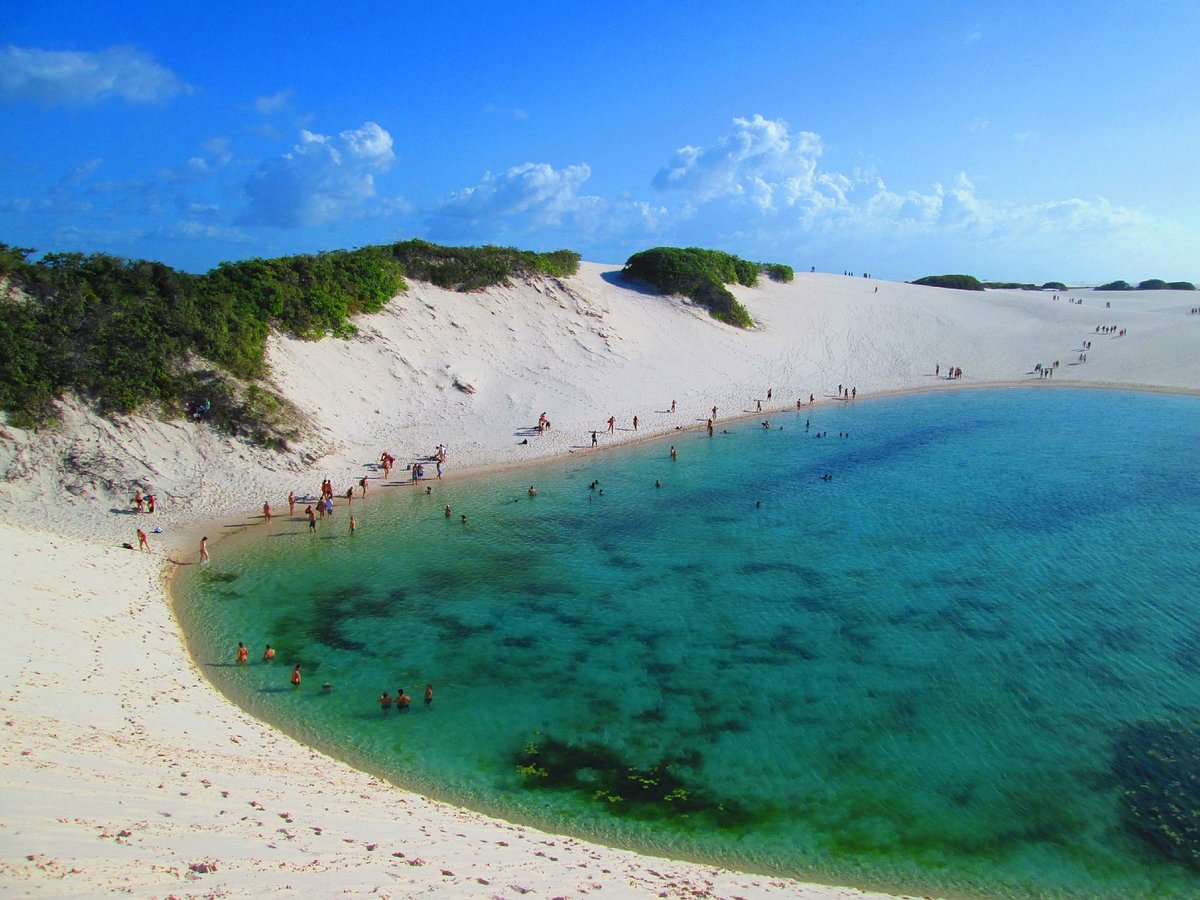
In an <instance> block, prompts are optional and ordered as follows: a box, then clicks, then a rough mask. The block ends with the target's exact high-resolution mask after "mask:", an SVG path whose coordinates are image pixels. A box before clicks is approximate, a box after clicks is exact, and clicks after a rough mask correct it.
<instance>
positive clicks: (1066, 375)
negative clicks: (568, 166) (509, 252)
mask: <svg viewBox="0 0 1200 900" xmlns="http://www.w3.org/2000/svg"><path fill="white" fill-rule="evenodd" d="M618 271H619V269H618V267H615V266H601V265H596V264H584V266H583V267H582V269H581V271H580V274H579V275H578V276H575V277H572V278H568V279H539V280H534V281H529V282H521V283H518V284H515V285H514V286H512V287H509V288H500V289H493V290H490V291H487V292H485V293H481V294H469V295H464V294H456V293H452V292H447V291H442V290H439V289H437V288H434V287H431V286H429V285H422V284H414V285H412V286H411V289H410V290H409V291H408V292H407V293H406V294H404V295H402V296H400V297H398V298H396V299H395V300H393V301H392V302H391V303H390V304H389V305H388V307H387V308H386V309H385V310H384V311H382V312H380V313H378V314H375V315H372V316H367V317H363V318H362V319H360V320H358V322H357V324H358V327H359V334H358V335H357V336H356V337H355V338H353V339H351V340H348V341H342V340H335V339H327V340H324V341H321V342H317V343H305V342H299V341H294V340H289V339H286V338H283V337H278V336H277V337H274V338H272V340H271V343H270V347H269V358H270V361H271V368H272V373H273V380H274V382H275V384H276V386H277V387H278V389H279V390H280V391H281V392H283V393H284V394H286V395H287V396H288V397H289V398H291V399H292V400H293V401H294V402H296V403H297V404H298V405H299V406H300V407H301V408H302V409H304V410H305V412H306V414H307V415H308V417H309V422H308V424H307V426H306V429H305V434H304V437H303V439H302V440H301V441H300V442H298V443H297V446H296V447H295V448H293V450H292V451H291V452H289V453H286V454H275V453H270V452H267V451H263V450H260V449H257V448H253V447H250V446H248V445H245V444H243V443H241V442H238V441H234V440H230V439H227V438H222V437H220V436H218V435H215V434H213V433H212V432H210V431H209V430H207V429H205V428H204V427H202V426H200V425H197V424H195V423H191V422H166V423H163V422H158V421H155V420H153V419H150V418H146V417H142V416H132V417H126V418H123V419H120V420H118V421H117V422H107V421H104V420H101V419H98V418H97V417H96V416H95V415H94V414H92V413H91V412H90V411H88V410H87V409H86V408H84V407H83V406H82V405H80V404H78V403H68V404H65V405H64V406H63V409H62V411H61V413H62V414H61V423H60V425H59V426H57V427H55V428H52V429H44V430H42V431H41V432H40V433H37V434H34V433H31V432H24V431H20V430H17V429H14V428H11V427H5V428H3V429H0V466H3V467H4V471H5V479H4V482H3V483H2V484H0V506H2V508H3V511H4V520H5V524H3V525H0V554H2V558H3V559H4V561H5V563H6V582H7V583H6V586H5V590H4V596H5V600H6V602H5V604H4V610H5V613H6V617H7V625H8V627H11V628H13V629H14V630H13V632H12V633H11V636H10V639H9V641H8V649H7V650H6V652H5V654H4V655H3V657H2V660H3V661H2V662H0V673H2V675H3V677H4V684H5V685H6V687H5V690H4V691H3V701H2V704H0V705H2V706H3V716H2V719H3V725H2V726H0V727H2V728H3V732H2V734H3V737H4V739H3V740H2V741H0V761H2V763H3V765H2V767H0V798H2V800H0V879H2V880H0V885H2V886H3V890H4V892H5V893H31V894H38V895H43V896H95V895H96V894H99V893H104V892H109V891H120V892H128V893H133V894H134V895H137V896H165V895H168V894H174V895H176V896H251V895H254V896H258V895H263V894H269V893H297V894H305V895H311V896H326V895H332V894H340V893H343V892H350V893H353V894H359V893H368V892H377V893H379V894H380V895H382V896H412V895H415V894H418V893H420V894H424V895H433V896H447V897H460V896H479V897H495V896H505V897H512V896H517V895H521V894H524V893H527V892H528V893H534V892H536V894H537V895H538V896H564V895H567V894H576V893H590V892H593V891H596V890H601V889H603V893H604V895H605V896H614V895H615V896H675V897H683V896H722V897H734V896H746V897H749V896H788V897H806V896H812V897H847V896H861V895H860V894H859V892H857V891H853V890H851V889H840V888H828V887H820V886H811V885H803V884H800V883H797V882H793V881H786V880H777V879H769V878H765V877H760V876H754V875H745V874H738V873H732V872H727V871H724V870H719V869H715V868H713V867H711V866H701V865H695V864H687V863H678V862H671V861H667V860H661V859H653V858H649V857H641V856H637V855H634V854H630V853H626V852H622V851H616V850H611V849H606V848H602V847H598V846H595V845H592V844H589V843H587V842H584V841H579V840H574V839H570V838H563V837H559V836H553V835H549V834H545V833H542V832H539V831H536V830H535V829H531V828H524V827H520V826H516V825H512V824H509V823H505V822H501V821H497V820H494V819H490V818H488V817H485V816H482V815H478V814H476V813H471V812H466V811H463V810H458V809H454V808H452V807H449V806H446V805H444V804H440V803H436V802H433V801H429V800H426V799H423V798H421V797H418V796H415V795H413V794H411V793H407V792H405V791H402V790H400V789H397V788H395V787H393V786H391V785H388V784H386V783H381V782H379V781H378V780H376V779H374V778H372V777H370V776H368V775H365V774H363V773H360V772H357V771H355V770H353V769H351V768H349V767H347V766H345V765H343V764H341V763H339V762H336V761H334V760H331V759H329V758H328V757H325V756H323V755H322V754H319V753H316V752H314V751H312V750H310V749H308V748H306V747H304V746H302V745H300V744H297V743H296V742H294V741H293V740H291V739H290V738H287V737H285V736H283V735H280V734H278V733H276V732H273V731H272V730H271V729H270V728H268V727H266V726H265V725H263V724H262V723H260V722H258V721H256V720H254V719H252V718H250V717H248V716H246V715H245V714H244V713H242V712H241V711H240V710H238V709H237V708H235V707H233V706H232V705H230V704H229V703H227V702H226V701H225V700H224V699H223V698H222V697H221V696H220V695H218V694H216V692H215V691H214V690H213V689H212V688H211V687H210V686H209V685H208V684H207V682H206V681H204V679H203V677H202V675H201V673H200V671H199V669H198V668H197V667H196V665H195V664H194V663H193V662H192V661H191V660H190V659H189V657H188V656H187V653H186V650H185V647H184V644H183V642H182V640H181V636H180V634H179V631H178V627H177V625H176V623H175V621H174V619H173V617H172V615H171V612H170V607H169V604H168V602H167V600H166V597H165V591H164V579H165V578H166V577H167V576H168V575H169V571H170V569H171V563H170V560H171V559H176V560H183V559H188V560H191V559H194V558H195V549H196V541H197V539H198V536H199V535H200V533H202V532H204V533H210V534H211V535H212V536H213V537H214V540H213V541H212V542H210V548H211V550H212V552H213V553H214V554H217V553H219V552H220V543H219V541H217V540H216V535H217V534H219V533H222V532H226V533H228V532H230V531H233V530H238V529H237V528H231V527H229V526H239V525H240V524H241V523H246V527H248V528H253V527H255V524H256V523H257V522H258V521H259V519H258V518H257V516H256V511H257V510H258V509H259V508H260V507H261V505H262V502H263V500H264V499H269V500H270V501H271V502H272V505H273V506H275V507H276V508H277V509H278V508H280V507H282V506H284V498H285V496H286V494H287V492H288V491H289V490H295V491H296V492H297V493H298V494H306V493H311V492H313V491H315V489H316V487H317V485H318V484H319V483H320V481H321V480H322V479H323V478H326V477H328V478H331V479H332V480H333V482H334V485H335V488H339V486H340V488H339V489H344V488H345V487H347V486H349V485H350V484H353V483H357V481H358V479H359V478H360V477H362V474H363V473H364V472H369V471H370V470H368V469H366V468H364V467H365V466H366V465H367V464H369V463H371V462H373V461H374V460H376V459H378V457H379V454H380V452H381V451H383V450H385V449H386V450H390V451H391V452H392V453H394V454H395V455H396V457H397V458H398V459H399V461H400V463H401V465H403V464H404V463H405V462H408V461H410V460H412V459H416V458H418V457H421V456H425V455H428V453H429V452H430V451H431V450H432V449H433V448H434V447H435V446H436V445H437V444H439V443H445V444H446V445H447V446H448V448H449V463H448V466H447V477H449V478H453V477H455V476H456V475H457V474H459V473H462V472H465V471H478V470H481V469H485V468H488V467H502V466H513V465H519V464H521V463H525V462H528V461H531V460H535V459H545V458H549V457H554V456H562V455H566V454H571V453H591V452H604V451H606V450H608V449H610V448H612V447H614V446H617V445H619V444H621V443H624V442H628V441H630V440H634V439H644V438H647V437H652V436H656V435H663V434H668V433H672V432H674V431H675V430H676V429H679V428H695V427H702V425H703V421H704V419H705V418H706V417H707V415H708V414H709V410H710V409H711V407H713V406H717V407H718V415H719V417H720V418H722V419H724V418H726V417H729V416H733V415H742V414H755V412H756V402H757V401H758V400H762V401H764V410H765V411H766V412H768V413H772V412H775V414H777V415H778V414H779V413H778V412H777V411H781V410H789V411H794V410H795V404H796V401H797V399H798V398H799V399H803V401H804V402H805V404H806V408H807V400H808V396H809V395H810V394H812V395H814V396H815V398H816V399H817V401H818V403H821V402H828V403H833V402H839V401H836V400H834V399H833V394H834V392H835V389H836V387H837V386H838V385H839V384H841V385H844V386H845V387H854V388H856V390H857V397H858V400H857V401H856V402H869V401H870V400H871V399H872V398H876V397H879V396H881V395H884V394H886V393H889V392H896V391H907V390H919V389H931V390H955V389H959V388H962V387H974V386H978V385H981V384H992V383H994V384H1006V385H1007V384H1030V385H1037V386H1039V387H1046V388H1048V389H1049V388H1051V387H1053V386H1061V385H1064V384H1074V385H1093V386H1099V385H1121V386H1128V387H1146V388H1154V389H1166V390H1186V391H1197V390H1200V355H1197V354H1196V352H1195V348H1196V335H1197V333H1198V332H1200V316H1194V315H1190V314H1189V310H1190V309H1191V308H1192V306H1194V305H1195V304H1196V299H1195V298H1196V295H1195V294H1194V293H1190V292H1188V293H1184V292H1138V293H1118V294H1111V295H1104V294H1098V293H1095V292H1075V293H1073V294H1070V293H1069V294H1066V295H1064V297H1065V296H1072V297H1079V298H1082V299H1083V303H1082V305H1077V304H1074V303H1068V302H1067V301H1066V300H1065V299H1064V300H1059V301H1057V302H1056V301H1053V300H1052V299H1051V295H1050V294H1041V293H1025V292H1019V291H989V292H987V293H984V294H980V293H971V292H959V291H948V290H940V289H936V288H923V287H916V286H912V285H906V284H896V283H891V282H876V281H874V280H867V279H862V278H850V277H840V276H829V275H815V274H801V275H798V276H797V278H796V280H795V282H794V283H792V284H788V285H778V284H774V283H770V282H765V283H764V284H763V285H762V286H760V287H758V288H738V289H736V291H735V292H736V293H737V295H738V297H739V299H740V300H742V301H743V303H745V305H746V306H747V307H748V309H749V310H750V312H751V314H752V315H753V316H754V318H755V320H756V322H757V323H758V327H757V328H755V329H753V330H751V331H745V332H743V331H738V330H736V329H732V328H729V327H727V326H724V325H721V324H720V323H717V322H715V321H714V320H712V319H711V318H709V317H708V315H707V314H706V313H704V312H703V311H702V310H698V309H695V308H693V307H691V306H690V305H688V304H687V303H685V302H684V301H682V300H680V299H679V298H662V297H656V296H652V295H650V294H647V293H644V292H641V291H639V290H637V289H635V288H633V287H631V286H628V285H624V284H622V283H621V281H620V279H619V276H618V274H617V273H618ZM876 288H878V290H876ZM1106 303H1111V308H1105V304H1106ZM1110 324H1111V325H1116V326H1117V327H1118V328H1124V329H1127V334H1126V335H1125V336H1123V337H1111V336H1108V335H1100V334H1096V333H1095V332H1094V329H1095V328H1096V326H1097V325H1110ZM1089 340H1090V341H1092V348H1091V349H1090V350H1088V351H1086V352H1087V361H1086V362H1081V361H1080V360H1079V354H1080V353H1081V352H1084V350H1083V344H1082V342H1083V341H1089ZM1055 360H1058V361H1059V363H1060V365H1059V367H1058V369H1057V370H1056V371H1055V374H1054V378H1053V379H1051V380H1047V379H1040V378H1038V377H1037V376H1036V375H1035V374H1034V373H1033V368H1034V365H1035V363H1043V364H1050V363H1053V362H1054V361H1055ZM935 366H938V367H939V371H940V372H941V373H944V372H945V371H946V369H947V368H948V367H950V366H959V367H961V368H962V369H963V373H964V377H963V379H962V380H960V381H954V382H950V381H948V380H946V379H945V378H941V377H935V375H934V372H935ZM768 388H770V389H771V390H772V399H771V401H770V402H767V401H766V392H767V389H768ZM672 400H674V401H675V403H676V409H677V412H675V413H674V414H672V413H671V412H669V409H670V405H671V401H672ZM543 411H544V412H545V413H546V414H547V416H548V417H549V419H550V421H551V423H552V424H551V428H550V429H549V431H547V432H545V433H541V434H539V433H538V432H537V431H536V429H535V428H534V426H535V425H536V422H537V418H538V415H539V413H541V412H543ZM635 415H636V416H637V417H638V429H637V431H636V432H635V431H633V426H632V420H633V417H634V416H635ZM609 416H613V417H615V419H616V428H615V429H614V433H613V434H611V435H610V434H608V432H607V425H606V422H607V419H608V418H609ZM593 430H596V431H598V432H599V434H598V444H599V449H598V451H593V450H592V449H591V432H592V431H593ZM139 485H140V486H142V487H143V488H144V489H145V488H149V489H151V490H153V491H154V493H156V495H157V496H158V497H159V498H160V501H161V506H160V509H159V511H158V512H156V513H155V514H154V516H153V517H151V516H142V517H140V518H139V517H136V516H134V515H133V514H132V513H131V512H130V511H129V509H128V498H129V497H130V496H131V495H132V493H133V491H134V489H135V488H136V487H137V486H139ZM394 489H401V488H394ZM368 502H370V498H369V497H368ZM138 525H141V526H142V527H143V528H147V527H148V526H150V525H156V526H159V527H161V528H162V529H163V531H162V533H161V534H154V533H152V534H151V535H150V541H151V546H152V549H153V551H154V552H153V553H150V554H145V553H137V552H130V551H128V550H124V549H122V548H121V546H120V545H121V543H122V542H127V541H128V542H133V543H136V540H135V538H134V537H133V535H134V529H135V528H136V527H137V526H138Z"/></svg>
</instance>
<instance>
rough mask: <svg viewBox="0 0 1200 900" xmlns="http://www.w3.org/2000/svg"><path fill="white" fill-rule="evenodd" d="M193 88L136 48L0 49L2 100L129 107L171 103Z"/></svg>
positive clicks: (10, 46)
mask: <svg viewBox="0 0 1200 900" xmlns="http://www.w3.org/2000/svg"><path fill="white" fill-rule="evenodd" d="M191 90H192V89H191V87H190V86H189V85H188V84H187V83H186V82H184V81H183V80H181V79H180V78H179V77H178V76H177V75H175V74H174V73H173V72H171V71H170V70H169V69H166V68H163V67H162V66H160V65H159V64H158V63H157V62H155V61H154V59H153V57H151V56H150V55H149V54H147V53H145V52H143V51H141V50H138V49H137V48H136V47H128V46H120V47H109V48H108V49H106V50H98V51H95V52H82V51H75V50H40V49H37V48H33V47H15V46H13V45H11V44H10V45H8V46H7V47H5V48H4V49H3V50H0V100H5V101H9V102H14V101H32V102H34V103H40V104H42V105H44V106H54V105H57V104H66V105H83V104H88V103H99V102H101V101H103V100H107V99H109V98H111V97H119V98H121V99H123V100H126V101H128V102H130V103H154V102H158V101H163V100H170V99H171V98H172V97H175V96H177V95H178V94H181V93H190V92H191Z"/></svg>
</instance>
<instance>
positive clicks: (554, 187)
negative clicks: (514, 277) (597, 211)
mask: <svg viewBox="0 0 1200 900" xmlns="http://www.w3.org/2000/svg"><path fill="white" fill-rule="evenodd" d="M591 174H592V170H591V169H590V168H589V167H588V165H587V164H586V163H581V164H580V165H574V166H567V167H566V168H563V169H555V168H554V167H553V166H551V165H548V164H546V163H532V162H527V163H524V164H523V165H519V166H513V167H512V168H511V169H509V170H508V171H507V172H504V173H502V174H500V175H493V174H492V173H491V172H487V173H485V174H484V176H483V178H482V179H481V180H480V182H479V183H478V184H476V185H473V186H472V187H466V188H463V189H462V190H460V191H456V192H455V193H453V194H451V195H450V196H449V197H447V198H446V199H445V200H444V201H443V202H442V203H441V205H440V206H439V207H438V209H437V213H438V215H440V216H442V217H445V218H449V219H458V220H460V221H463V222H467V223H471V224H480V223H482V222H493V221H496V220H505V219H507V220H513V219H517V218H521V219H523V220H524V221H525V223H526V224H527V225H530V226H533V227H538V226H543V225H559V224H561V223H562V219H563V216H564V215H565V214H567V213H570V212H573V211H577V210H578V209H579V208H580V207H581V205H582V204H585V203H586V202H588V201H585V200H582V199H581V198H580V197H579V194H578V190H579V187H580V186H581V185H582V184H583V183H584V182H585V181H587V180H588V178H589V177H591Z"/></svg>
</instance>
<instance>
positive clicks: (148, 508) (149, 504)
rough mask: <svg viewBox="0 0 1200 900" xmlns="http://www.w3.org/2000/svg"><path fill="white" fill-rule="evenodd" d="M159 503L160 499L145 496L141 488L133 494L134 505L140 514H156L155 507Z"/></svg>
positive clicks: (149, 495) (150, 495)
mask: <svg viewBox="0 0 1200 900" xmlns="http://www.w3.org/2000/svg"><path fill="white" fill-rule="evenodd" d="M157 503H158V498H157V497H155V496H154V495H153V494H143V493H142V491H141V488H139V489H138V490H137V491H135V492H134V494H133V501H132V503H131V504H130V505H132V506H133V507H134V508H135V509H136V510H137V511H138V512H140V513H141V512H151V513H152V512H154V507H155V505H156V504H157Z"/></svg>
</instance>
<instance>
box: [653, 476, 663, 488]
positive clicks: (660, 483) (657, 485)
mask: <svg viewBox="0 0 1200 900" xmlns="http://www.w3.org/2000/svg"><path fill="white" fill-rule="evenodd" d="M654 486H655V487H656V488H660V487H662V482H661V481H659V480H658V479H657V478H655V479H654Z"/></svg>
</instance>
